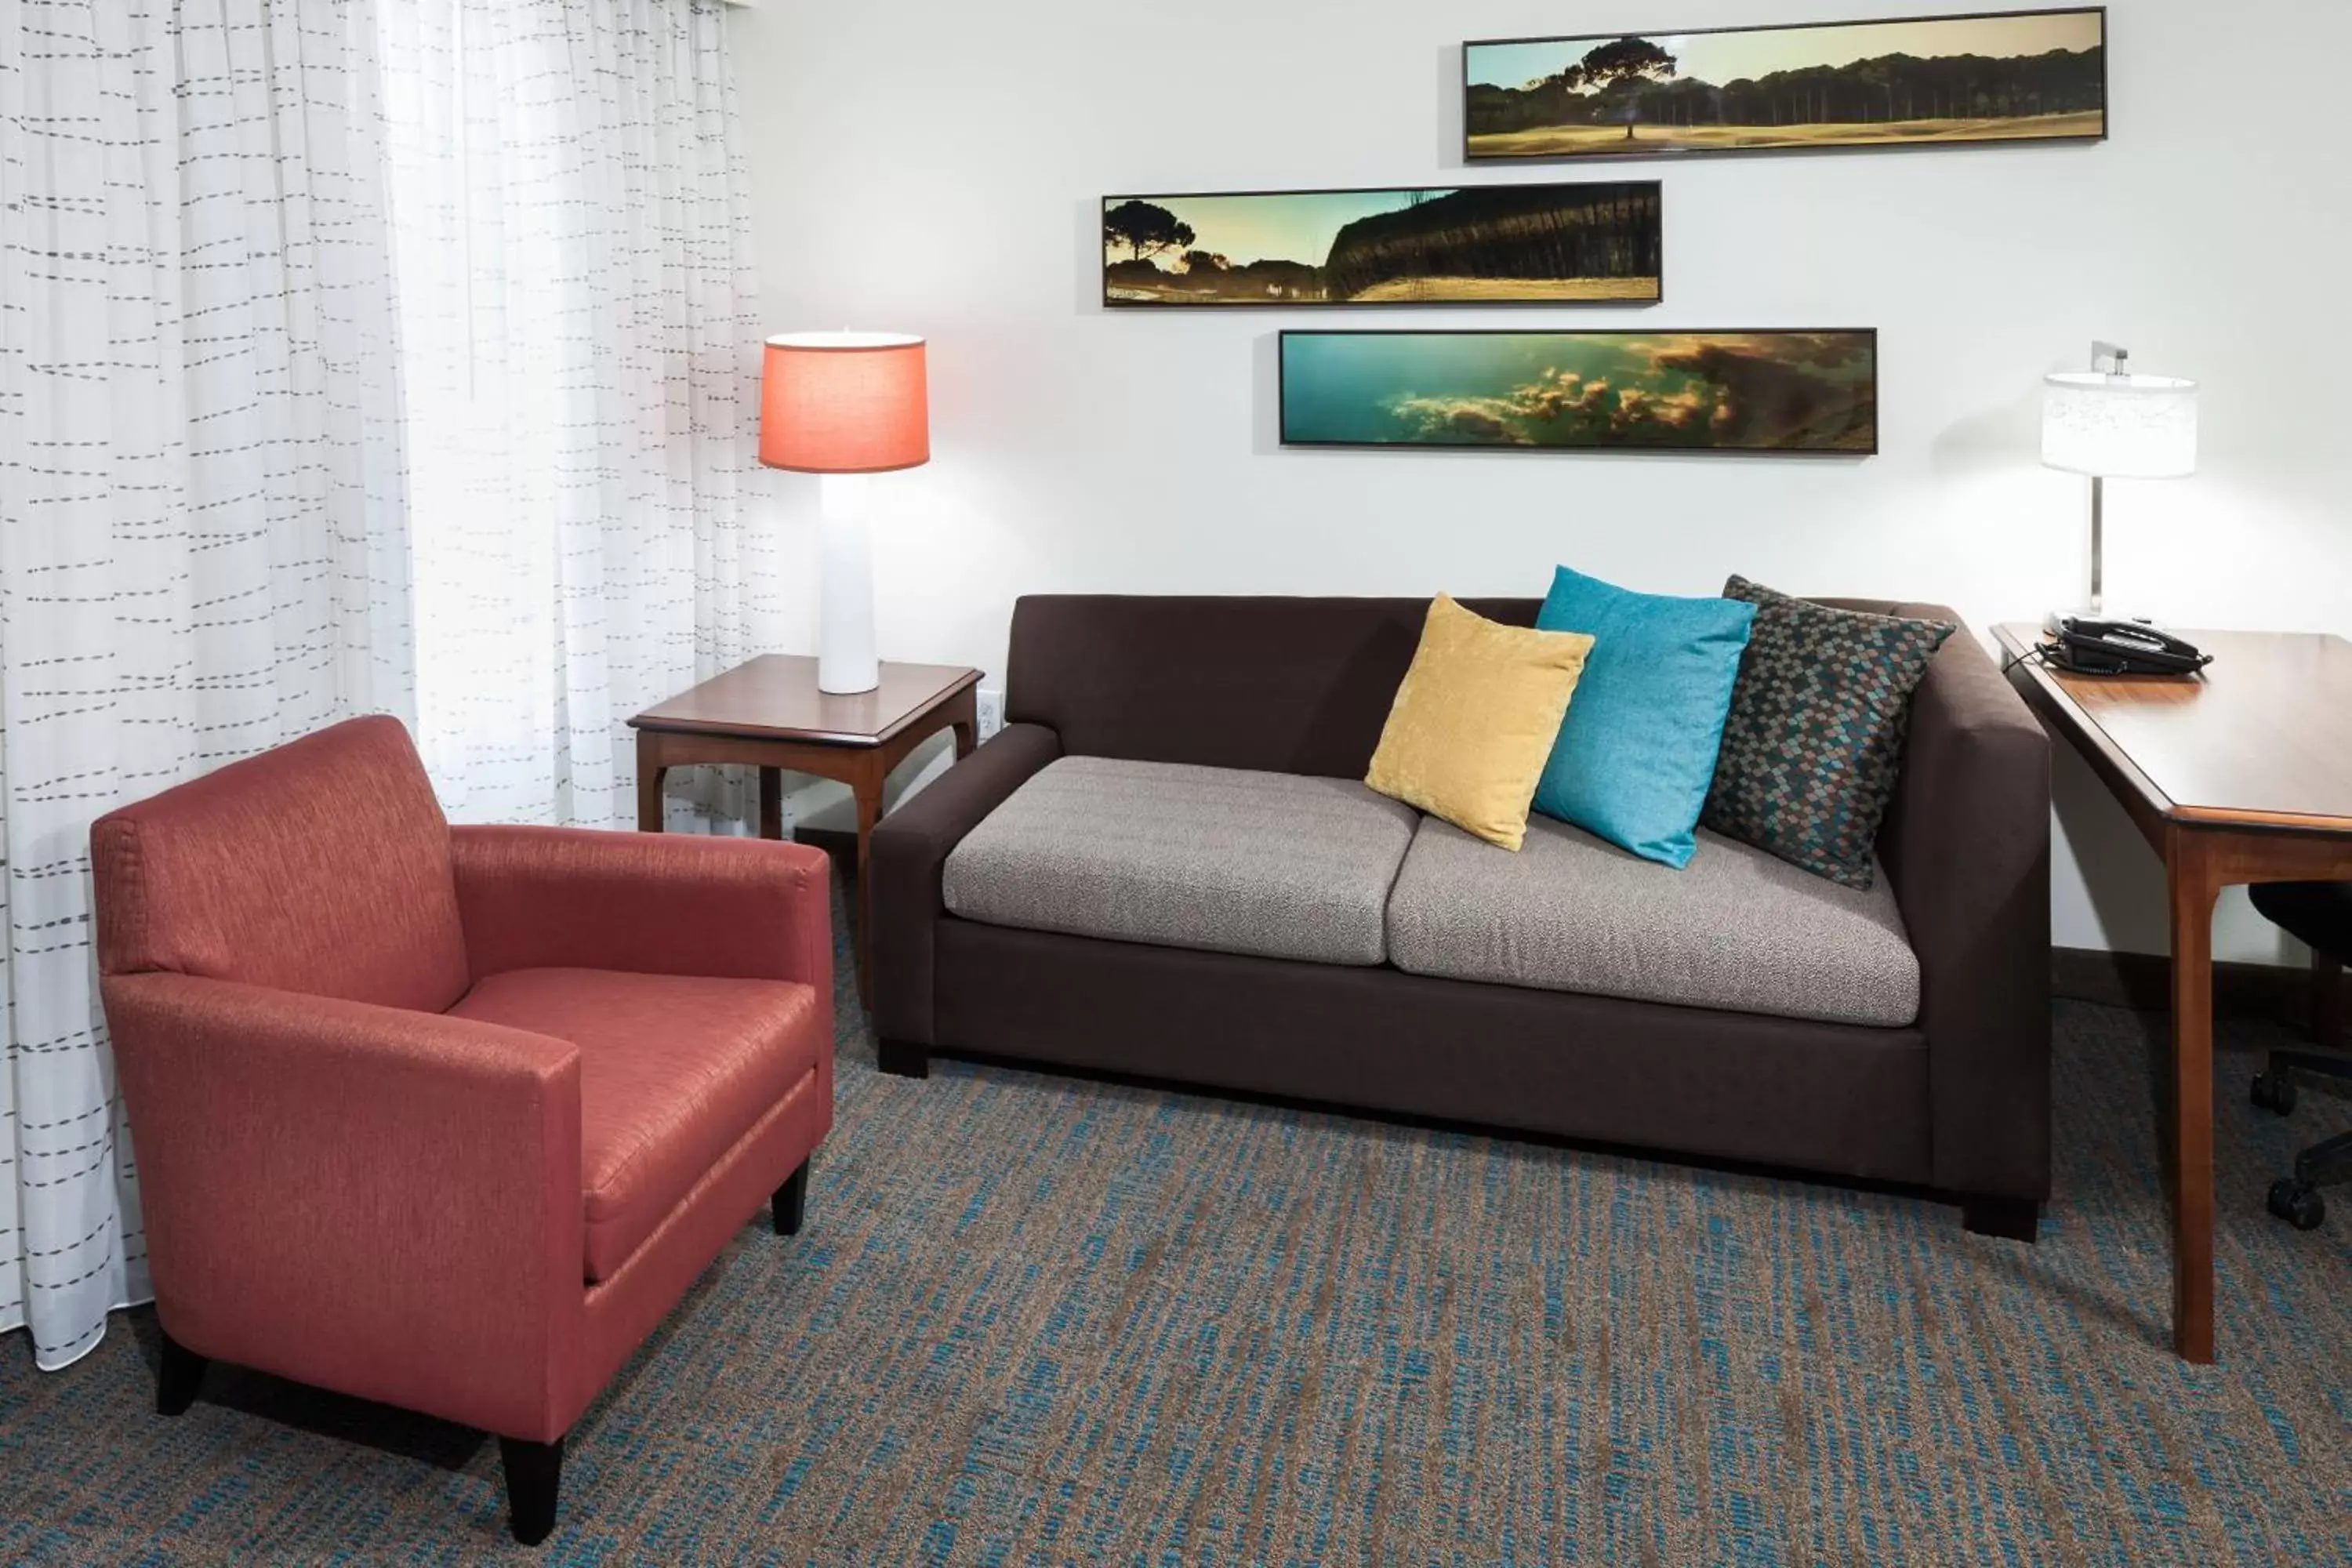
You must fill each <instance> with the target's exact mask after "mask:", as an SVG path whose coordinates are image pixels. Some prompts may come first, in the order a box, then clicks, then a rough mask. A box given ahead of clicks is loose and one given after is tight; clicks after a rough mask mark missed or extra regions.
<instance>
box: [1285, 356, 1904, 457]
mask: <svg viewBox="0 0 2352 1568" xmlns="http://www.w3.org/2000/svg"><path fill="white" fill-rule="evenodd" d="M1280 358H1281V387H1282V390H1281V404H1282V407H1281V423H1282V441H1283V444H1284V445H1285V446H1289V447H1502V448H1507V449H1512V450H1519V451H1555V452H1591V451H1678V452H1774V453H1783V452H1786V453H1796V452H1811V453H1842V454H1844V455H1846V456H1849V457H1867V456H1869V455H1871V454H1873V453H1875V452H1876V451H1877V450H1878V334H1877V332H1876V331H1873V330H1870V329H1861V330H1855V331H1720V332H1682V331H1676V332H1643V331H1530V332H1521V331H1507V330H1506V331H1358V332H1317V331H1286V332H1284V333H1283V334H1282V342H1281V354H1280Z"/></svg>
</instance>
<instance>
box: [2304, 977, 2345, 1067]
mask: <svg viewBox="0 0 2352 1568" xmlns="http://www.w3.org/2000/svg"><path fill="white" fill-rule="evenodd" d="M2311 1036H2312V1038H2313V1039H2315V1040H2316V1041H2318V1042H2319V1047H2320V1049H2322V1050H2327V1051H2333V1050H2338V1049H2341V1048H2342V1047H2343V1045H2344V966H2343V965H2342V964H2340V963H2336V961H2335V960H2334V959H2332V958H2329V957H2327V956H2326V954H2324V953H2313V954H2312V955H2311Z"/></svg>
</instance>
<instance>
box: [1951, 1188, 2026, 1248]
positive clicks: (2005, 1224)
mask: <svg viewBox="0 0 2352 1568" xmlns="http://www.w3.org/2000/svg"><path fill="white" fill-rule="evenodd" d="M1960 1224H1961V1225H1962V1226H1964V1227H1966V1228H1967V1230H1968V1231H1969V1234H1970V1235H1972V1236H1997V1237H2000V1238H2001V1239H2002V1240H2004V1241H2021V1242H2024V1243H2025V1244H2026V1245H2027V1246H2029V1247H2030V1246H2032V1244H2033V1243H2034V1242H2035V1241H2037V1240H2039V1239H2040V1238H2041V1236H2042V1205H2040V1204H2037V1203H2035V1202H2033V1201H2032V1199H2030V1198H1963V1199H1962V1200H1961V1201H1960Z"/></svg>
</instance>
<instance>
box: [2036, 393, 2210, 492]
mask: <svg viewBox="0 0 2352 1568" xmlns="http://www.w3.org/2000/svg"><path fill="white" fill-rule="evenodd" d="M2042 463H2043V464H2044V465H2045V466H2046V467H2049V468H2061V469H2063V470H2064V471H2065V472H2067V473H2070V474H2089V475H2091V476H2092V477H2093V478H2095V479H2184V478H2186V477H2187V476H2189V475H2190V474H2193V473H2195V472H2196V471H2197V384H2196V383H2195V382H2193V381H2180V380H2177V379H2175V378H2174V377H2171V376H2168V375H2100V374H2095V373H2076V374H2061V375H2053V376H2051V377H2049V378H2048V379H2047V380H2046V381H2045V382H2043V384H2042Z"/></svg>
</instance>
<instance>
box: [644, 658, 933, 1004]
mask: <svg viewBox="0 0 2352 1568" xmlns="http://www.w3.org/2000/svg"><path fill="white" fill-rule="evenodd" d="M979 685H980V671H978V670H976V669H965V668H961V666H956V665H945V664H890V663H887V662H886V663H885V664H884V665H883V666H882V684H881V685H879V686H877V687H876V688H875V689H873V690H871V691H861V692H858V693H856V694H855V695H852V696H846V697H836V696H830V695H828V694H826V693H824V692H822V691H819V690H818V689H816V660H814V659H813V658H796V657H793V656H792V655H787V654H764V655H762V656H761V657H760V658H755V659H752V660H751V662H749V663H748V664H739V665H737V666H736V667H735V668H733V669H730V670H729V671H728V672H727V673H726V674H724V675H720V676H717V677H714V678H713V679H709V680H706V681H704V682H703V683H702V684H701V685H699V686H698V687H695V688H694V689H692V690H690V691H682V692H680V693H679V694H678V695H677V696H676V697H673V698H671V699H670V700H668V701H667V702H661V703H656V705H655V706H653V707H651V708H648V709H646V710H645V711H644V712H642V713H640V714H638V715H637V716H636V717H635V718H634V719H632V720H630V721H629V726H630V728H632V729H634V730H635V731H636V732H637V826H638V828H639V829H640V830H641V831H643V832H646V833H659V832H660V831H661V830H662V775H663V774H665V773H667V772H668V771H669V770H670V769H672V768H680V767H687V766H689V765H692V764H695V763H748V764H750V765H751V766H753V767H756V768H758V769H759V770H760V837H762V838H782V837H783V836H784V809H783V802H784V791H783V774H782V770H783V769H787V768H789V769H791V770H792V771H793V772H794V773H814V774H816V775H817V776H818V777H820V778H828V779H838V780H840V781H841V782H842V783H843V784H847V785H848V786H849V789H850V793H851V794H852V795H855V796H856V800H857V909H856V921H857V949H856V952H857V994H858V996H859V997H860V998H861V999H862V998H863V997H864V996H865V995H866V985H867V980H866V952H867V933H868V931H869V928H870V926H871V924H872V922H871V920H870V918H869V917H868V915H867V913H866V904H867V901H868V900H867V899H866V877H867V873H866V867H867V865H868V864H869V857H868V856H867V853H866V851H867V848H868V843H867V840H868V839H869V838H870V837H872V836H873V832H874V825H875V824H876V823H877V822H878V821H880V820H881V818H882V781H883V780H885V779H887V778H888V777H889V776H890V770H891V769H893V768H895V767H897V766H898V764H899V763H902V762H905V761H906V760H907V753H908V752H911V751H913V750H914V749H915V748H916V747H917V746H918V745H919V744H921V743H922V742H924V741H926V740H928V739H929V738H930V737H931V736H933V735H936V734H938V733H939V732H940V731H941V730H945V729H949V728H950V727H952V728H953V729H954V731H955V745H956V755H957V756H959V757H965V756H970V755H971V748H972V745H973V743H974V741H975V740H976V738H977V733H978V727H979V719H980V699H979V696H978V694H977V689H978V687H979Z"/></svg>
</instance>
